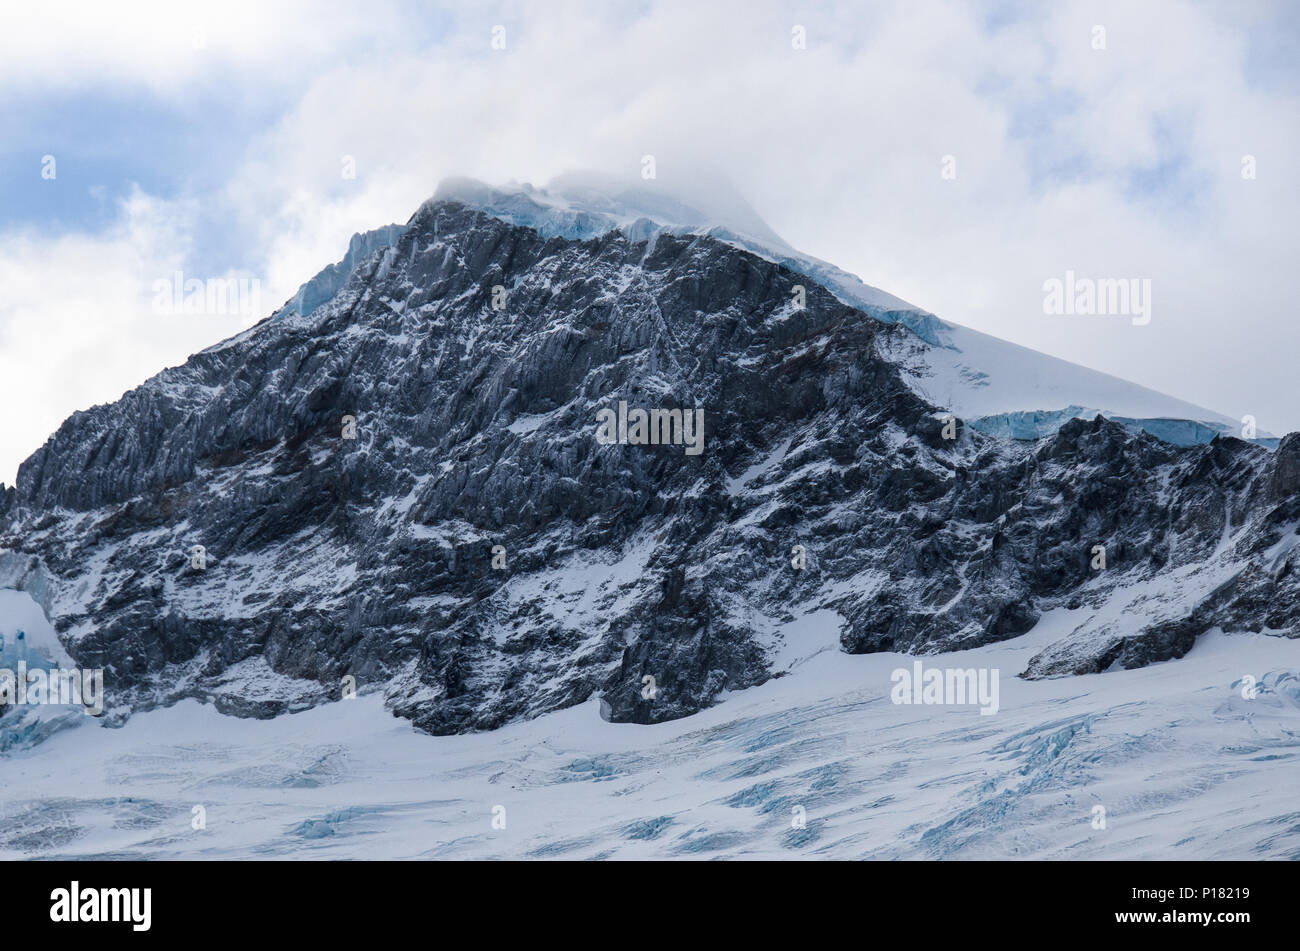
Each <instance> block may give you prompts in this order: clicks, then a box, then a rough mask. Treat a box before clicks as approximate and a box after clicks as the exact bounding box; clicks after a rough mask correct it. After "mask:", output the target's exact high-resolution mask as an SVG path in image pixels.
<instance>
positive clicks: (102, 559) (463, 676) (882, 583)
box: [0, 201, 1300, 733]
mask: <svg viewBox="0 0 1300 951" xmlns="http://www.w3.org/2000/svg"><path fill="white" fill-rule="evenodd" d="M796 285H799V286H802V287H804V288H805V293H806V306H803V307H802V308H800V307H798V306H796V305H795V300H796V293H795V288H796ZM494 288H499V289H500V290H498V291H496V292H494ZM502 292H504V293H502ZM910 333H911V332H910V331H909V330H907V329H905V328H904V327H902V326H900V325H897V324H885V323H881V322H879V321H877V320H874V319H872V318H871V317H868V316H867V315H865V314H863V313H862V312H860V311H857V310H854V309H852V308H850V307H848V306H846V305H845V304H843V303H841V302H840V301H839V300H838V299H836V298H835V297H834V296H832V295H831V294H830V293H829V292H827V291H826V290H825V289H823V288H821V287H819V286H817V285H815V284H813V283H811V282H810V280H809V279H808V278H806V277H801V276H800V275H798V274H795V273H794V272H791V271H789V270H787V269H785V268H784V267H782V266H780V265H778V264H775V263H772V262H770V261H767V260H765V259H763V258H760V257H757V256H755V255H752V254H750V253H747V252H745V251H742V250H739V249H737V248H736V247H734V246H732V245H730V244H727V243H723V242H721V241H718V240H715V239H713V238H710V237H703V236H690V235H685V236H674V235H672V234H668V233H662V234H659V235H658V236H657V237H654V238H652V239H651V240H649V241H639V242H638V241H634V240H632V239H630V238H629V237H628V236H626V235H625V234H623V233H621V232H619V231H612V232H610V233H608V234H606V235H605V236H604V237H601V238H597V239H592V240H588V241H570V240H565V239H563V238H551V239H545V238H543V237H541V236H540V235H539V234H537V233H536V232H535V231H532V230H530V229H528V228H524V227H514V226H511V225H508V224H506V223H504V222H502V221H500V220H497V219H496V218H493V217H490V216H488V215H485V214H482V213H480V212H477V211H474V210H472V209H470V208H468V207H466V206H464V205H462V204H459V203H457V202H454V201H442V202H436V203H429V204H426V205H425V206H424V207H423V208H421V210H420V211H419V212H417V214H416V215H415V217H414V218H412V220H411V221H410V223H409V224H408V225H407V227H406V230H405V232H404V233H403V234H402V236H401V238H400V239H399V240H398V241H397V243H396V244H395V245H394V246H393V247H392V248H390V249H388V250H386V251H384V252H382V253H380V254H377V255H374V256H371V257H370V258H369V259H367V260H366V261H365V262H364V263H363V264H362V265H360V266H359V267H358V268H357V269H356V270H355V271H354V272H353V274H352V276H351V278H350V279H349V280H348V282H347V283H346V285H345V286H344V287H343V288H342V289H341V290H340V291H339V293H338V294H337V296H336V297H335V298H334V299H333V300H332V301H331V302H330V303H328V304H326V305H324V306H323V307H321V308H320V309H318V310H316V311H315V312H314V313H311V314H309V315H308V316H302V315H300V314H298V313H297V312H295V311H294V310H293V309H292V308H287V309H286V310H285V311H282V312H281V313H280V314H279V315H277V316H276V317H274V318H272V319H268V320H266V321H263V322H262V323H260V324H258V325H257V326H256V327H254V328H252V329H251V330H249V331H247V332H245V333H244V334H241V335H239V336H238V337H235V338H232V339H231V340H229V341H226V342H225V343H223V344H220V345H218V346H216V347H213V348H211V349H209V350H206V351H204V352H202V353H200V354H197V355H195V356H194V357H192V358H191V359H190V360H189V361H188V362H187V363H186V364H185V365H184V366H182V367H178V368H174V369H171V370H167V371H165V372H164V373H162V374H160V375H159V376H158V377H156V378H154V379H153V380H151V381H149V382H148V383H146V384H145V385H144V386H142V387H140V388H138V389H137V390H135V391H132V392H131V393H128V394H127V395H126V396H124V397H123V398H122V399H121V400H120V401H118V402H117V403H115V404H112V405H110V406H100V407H95V408H94V409H92V410H89V411H87V412H82V413H77V414H75V415H74V416H72V417H71V418H70V419H68V420H67V421H66V422H65V423H64V424H63V426H62V427H60V429H59V431H58V432H57V433H56V434H55V435H54V436H53V437H52V438H51V439H50V441H49V442H48V443H47V444H46V445H45V446H44V447H43V448H42V449H41V450H39V451H38V452H37V453H36V454H35V455H33V456H32V458H31V459H29V460H28V461H27V462H26V463H25V464H24V465H23V467H22V469H21V470H20V472H19V479H18V486H17V489H16V492H11V493H8V494H7V495H6V496H5V498H4V499H3V500H2V501H0V505H4V506H5V508H3V509H0V515H3V516H4V518H5V523H6V531H5V534H4V535H3V536H2V537H0V549H2V550H7V551H8V553H9V554H8V557H10V558H11V559H14V560H13V561H12V562H11V564H12V565H22V566H23V567H22V571H21V572H19V571H18V568H14V569H13V571H12V572H11V573H13V574H14V577H15V578H18V579H19V580H18V581H16V582H14V583H15V584H16V585H18V586H21V584H22V581H21V579H22V578H28V577H36V576H37V573H39V577H40V578H41V585H42V586H43V587H42V594H43V598H44V600H43V601H42V603H43V604H44V605H45V607H46V609H47V611H48V612H49V613H50V614H51V619H52V620H53V621H54V623H55V625H56V627H57V630H58V631H59V634H60V637H61V639H62V640H63V642H64V643H65V645H66V647H67V649H68V651H69V652H70V653H71V654H72V656H73V657H74V658H76V660H77V661H78V662H79V663H81V664H82V665H84V666H92V667H104V668H105V670H106V673H105V682H106V687H107V689H108V699H109V701H110V704H111V712H112V714H113V715H114V716H117V717H121V716H124V715H126V714H127V713H129V712H130V711H131V710H133V709H141V708H144V707H148V706H151V705H156V704H160V703H168V702H172V701H174V700H176V699H178V698H181V697H187V696H197V697H201V698H206V699H210V700H212V701H213V702H215V703H216V704H218V706H219V707H220V708H221V709H223V710H227V711H229V712H232V713H237V714H242V715H252V716H271V715H276V714H278V713H281V712H284V711H286V710H292V709H299V708H302V707H304V706H308V705H311V704H314V703H319V702H323V701H325V700H329V699H337V698H338V697H339V696H340V689H341V684H342V682H343V680H344V678H345V677H347V676H351V677H354V678H355V679H356V682H357V685H358V688H359V689H361V690H365V689H368V688H376V687H378V688H382V689H383V690H384V691H385V692H386V695H387V697H388V700H389V702H390V704H391V706H392V708H393V709H394V711H395V712H396V713H398V714H399V715H401V716H404V717H408V718H410V719H412V720H413V721H414V722H415V723H416V724H417V725H418V726H420V727H421V728H423V729H426V730H429V731H431V732H435V733H449V732H457V731H465V730H473V729H487V728H494V727H497V726H500V725H502V724H504V723H506V722H508V721H510V720H512V719H516V718H520V717H528V716H534V715H537V714H539V713H542V712H545V711H547V710H551V709H555V708H558V707H563V706H567V705H571V704H574V703H578V702H581V701H584V700H586V699H588V698H590V697H592V696H593V695H600V696H602V697H603V698H604V700H605V701H606V703H607V712H608V715H609V716H610V717H612V718H613V719H616V720H623V721H638V722H650V721H657V720H663V719H669V718H673V717H678V716H682V715H685V714H689V713H691V712H694V711H696V710H698V709H700V708H701V707H702V706H705V705H708V704H710V703H711V702H713V701H714V700H715V699H716V698H717V696H718V695H719V694H720V693H721V692H722V691H723V690H735V689H739V688H742V687H746V686H750V685H753V684H757V683H760V682H762V681H764V680H765V679H767V678H769V677H771V676H773V675H779V674H780V673H781V672H783V669H784V668H783V667H782V662H781V661H779V660H778V657H779V656H782V655H783V654H785V653H788V652H789V651H790V650H791V649H793V650H794V651H795V653H796V654H797V653H798V651H799V649H800V645H799V644H798V643H797V641H798V635H797V634H796V633H795V631H796V629H797V628H798V620H799V619H800V618H801V617H806V616H808V615H809V614H810V613H812V612H818V611H821V612H835V614H836V615H838V618H839V619H840V620H839V621H838V622H837V623H838V624H839V639H840V644H841V646H842V648H843V649H844V650H847V651H850V652H865V651H879V650H895V651H901V650H906V651H913V652H930V651H938V650H950V649H957V648H963V647H973V646H977V645H980V644H983V643H987V642H990V641H995V640H1002V639H1006V638H1010V637H1015V636H1017V635H1019V634H1022V633H1024V632H1026V631H1027V630H1029V629H1030V628H1031V627H1033V626H1034V624H1035V623H1036V621H1037V620H1038V619H1039V617H1040V615H1041V613H1042V612H1044V611H1047V610H1051V609H1054V608H1061V609H1065V610H1068V611H1070V612H1072V613H1071V615H1070V616H1071V618H1072V619H1074V620H1075V621H1077V623H1076V624H1075V626H1074V627H1073V631H1072V633H1071V634H1070V635H1069V636H1068V637H1066V638H1064V639H1063V640H1061V641H1059V642H1057V643H1056V644H1053V645H1052V646H1050V647H1049V648H1047V649H1046V650H1044V651H1042V652H1041V653H1039V654H1038V655H1037V656H1035V657H1034V658H1033V659H1032V660H1031V661H1030V663H1029V666H1028V669H1027V670H1026V671H1025V674H1026V676H1050V675H1057V674H1064V673H1084V672H1090V671H1095V670H1101V669H1105V668H1106V667H1108V666H1110V665H1111V664H1114V663H1121V664H1124V665H1128V666H1132V665H1139V664H1145V663H1150V662H1152V661H1156V660H1162V659H1167V658H1170V657H1177V656H1181V655H1182V654H1183V653H1185V652H1186V651H1187V650H1188V649H1189V648H1190V646H1191V644H1192V643H1193V642H1194V641H1195V638H1196V637H1197V636H1199V635H1200V634H1201V633H1203V632H1204V631H1206V630H1209V629H1210V628H1211V627H1214V626H1216V625H1219V626H1224V627H1225V628H1229V629H1235V630H1240V629H1247V630H1252V631H1260V630H1267V631H1269V632H1271V633H1279V634H1285V635H1287V636H1291V637H1296V636H1297V632H1298V631H1300V582H1298V581H1297V573H1296V572H1295V571H1294V570H1293V559H1294V558H1295V556H1294V555H1293V554H1292V552H1293V549H1294V547H1295V545H1296V543H1297V542H1298V541H1300V536H1297V534H1296V530H1297V528H1296V526H1297V524H1300V475H1297V473H1298V472H1300V463H1298V462H1297V459H1298V458H1300V441H1298V440H1300V437H1297V436H1296V435H1293V436H1291V437H1288V439H1286V440H1284V441H1283V443H1282V445H1281V446H1280V447H1279V449H1278V451H1277V452H1276V453H1275V454H1270V453H1269V452H1267V451H1266V450H1264V449H1261V448H1259V447H1257V446H1253V445H1250V444H1248V443H1245V442H1241V441H1239V440H1233V439H1218V440H1216V441H1215V442H1213V443H1211V444H1209V445H1207V446H1199V447H1194V448H1191V449H1176V448H1174V447H1172V446H1169V445H1167V444H1164V443H1161V442H1160V441H1158V440H1156V439H1155V438H1153V437H1151V436H1149V435H1146V434H1142V433H1133V432H1131V431H1129V430H1128V429H1126V428H1125V427H1123V426H1121V425H1119V424H1116V423H1112V422H1107V421H1105V420H1102V419H1100V418H1099V419H1097V420H1095V421H1092V422H1088V421H1084V420H1075V421H1073V422H1071V423H1067V424H1066V425H1065V426H1063V427H1062V428H1061V429H1060V431H1059V432H1057V433H1056V434H1055V435H1054V436H1052V437H1049V438H1045V439H1042V440H1039V441H1037V442H1016V441H1012V440H1008V439H1002V438H996V437H993V436H989V435H985V434H983V433H979V432H975V431H973V430H967V429H965V428H964V427H961V426H957V427H956V429H955V435H956V438H946V437H948V436H951V435H954V430H953V429H948V430H947V431H945V426H944V422H943V420H942V419H941V415H942V410H941V409H940V408H938V407H935V406H932V405H930V404H928V403H926V402H925V401H924V400H923V399H921V398H920V397H919V396H917V395H916V393H915V392H914V390H913V388H912V387H910V386H909V384H908V380H907V377H906V371H905V370H904V369H903V368H902V367H901V366H900V365H899V364H898V363H896V362H893V361H892V360H891V359H890V358H889V356H888V354H890V353H891V352H895V351H896V350H898V349H900V348H899V346H898V345H899V344H900V343H901V340H900V338H903V337H907V336H908V335H909V334H910ZM620 401H625V402H626V403H627V405H628V407H630V408H633V409H635V408H642V409H647V410H648V409H656V408H657V409H674V408H675V409H680V410H682V411H683V412H686V413H689V412H690V411H692V410H694V409H696V408H700V409H702V410H703V414H704V445H703V451H702V452H700V453H699V454H692V453H689V452H687V451H686V447H685V446H683V445H633V444H620V443H615V444H602V442H601V441H600V440H599V439H598V438H597V433H598V426H597V414H598V411H600V410H602V409H611V410H614V409H617V407H618V404H619V402H620ZM345 417H353V418H354V419H355V438H354V439H353V438H345ZM349 434H350V433H349ZM195 545H201V546H203V549H204V551H205V566H204V567H203V568H202V569H199V568H197V567H195V566H194V562H193V558H192V555H191V550H192V548H193V546H195ZM1095 545H1104V546H1106V551H1105V558H1106V567H1105V568H1104V569H1098V568H1096V567H1094V559H1095V557H1096V555H1095V552H1094V546H1095ZM495 546H501V547H500V548H495ZM796 546H802V548H801V549H800V550H802V551H803V552H805V553H806V554H805V557H806V564H805V565H804V566H803V567H802V568H796V567H794V565H793V562H794V561H795V560H797V557H796V556H797V551H796ZM502 549H503V550H502ZM494 552H495V554H494ZM502 559H504V567H499V565H500V564H501V561H502ZM1126 599H1127V600H1126ZM1135 617H1136V618H1138V619H1139V620H1138V623H1137V624H1136V625H1135V624H1134V623H1133V619H1134V618H1135ZM646 676H649V677H653V678H654V689H653V690H651V689H650V688H649V687H648V686H647V685H645V684H644V682H643V678H644V677H646Z"/></svg>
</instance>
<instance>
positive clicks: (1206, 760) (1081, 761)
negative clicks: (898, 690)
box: [0, 611, 1300, 859]
mask: <svg viewBox="0 0 1300 951" xmlns="http://www.w3.org/2000/svg"><path fill="white" fill-rule="evenodd" d="M1076 613H1077V612H1069V611H1057V612H1054V613H1052V614H1050V615H1047V616H1045V617H1044V618H1043V620H1042V621H1041V622H1040V623H1039V625H1038V627H1037V628H1036V629H1035V630H1034V631H1033V632H1031V633H1030V634H1028V635H1026V636H1025V637H1022V638H1018V639H1016V640H1013V641H1010V642H1005V643H1001V644H997V645H991V646H988V647H984V648H980V649H978V650H975V651H966V652H962V653H959V654H949V655H934V656H929V657H926V658H925V659H924V660H925V662H926V664H927V665H933V666H959V667H994V668H998V669H999V670H1000V671H1001V681H1000V682H1001V691H1000V693H1001V700H1000V709H999V711H998V713H996V714H995V715H992V716H981V715H980V714H979V712H978V711H977V710H976V709H975V708H965V709H958V708H947V709H945V708H937V707H926V706H907V705H895V704H893V703H891V702H890V698H889V693H890V674H891V672H892V670H893V669H894V668H897V667H909V666H910V665H911V664H912V663H913V661H914V660H915V658H914V657H912V656H906V655H898V654H872V655H860V656H848V655H844V654H841V653H838V652H836V651H819V650H818V647H819V643H818V642H819V639H820V635H819V634H818V633H817V631H816V628H817V627H818V626H819V624H818V623H816V621H815V619H814V621H813V622H810V623H804V624H796V625H793V626H792V630H793V631H794V632H795V633H796V635H797V637H798V638H799V639H802V640H803V641H804V643H802V644H799V643H794V644H791V645H789V646H790V650H791V652H792V656H794V655H798V654H800V653H802V654H804V655H805V659H804V660H802V661H801V662H796V663H794V665H793V671H792V673H791V674H790V675H788V676H786V677H782V678H779V679H777V680H773V681H770V682H768V683H767V684H764V685H763V686H760V687H757V688H754V689H751V690H747V691H744V692H742V693H739V694H735V695H732V696H731V697H729V698H727V699H726V700H725V701H724V702H723V703H721V704H720V705H719V706H717V707H715V708H712V709H710V710H706V711H704V712H702V713H700V714H697V715H696V716H693V717H689V718H686V719H683V720H677V721H672V722H668V723H661V724H657V725H654V726H639V725H616V724H611V723H607V722H605V721H603V720H602V719H601V718H600V716H599V712H598V702H597V701H592V702H589V703H587V704H584V705H582V706H578V707H574V708H570V709H567V710H564V711H560V712H557V713H553V714H549V715H546V716H544V717H541V718H539V719H537V720H534V721H530V722H526V723H519V724H515V725H512V726H507V727H505V728H503V729H500V730H496V731H493V732H490V733H478V734H468V735H460V736H446V737H431V736H427V735H423V734H420V733H418V732H416V731H415V730H413V729H412V728H411V727H410V725H409V724H408V723H406V722H404V721H400V720H396V719H394V718H392V717H391V716H389V715H388V714H386V713H385V712H384V710H383V709H382V707H381V705H380V701H379V697H378V696H377V695H374V694H371V695H369V696H363V697H361V698H359V699H357V700H353V701H339V702H336V703H333V704H330V705H327V706H323V707H318V708H316V709H313V710H310V711H308V712H305V713H301V714H295V715H292V716H282V717H279V718H277V719H275V720H270V721H262V720H242V719H233V718H228V717H222V716H220V715H219V714H217V713H216V712H215V711H214V710H213V709H212V708H211V707H202V706H200V705H199V704H197V703H195V702H193V701H186V702H184V703H181V704H179V705H177V706H175V707H172V708H169V709H165V710H157V711H153V712H150V713H147V714H143V715H141V716H138V717H136V718H134V719H132V720H131V721H130V722H129V723H128V724H127V725H126V726H125V727H123V728H121V729H115V730H114V729H104V728H102V727H100V726H99V725H98V724H97V723H95V722H93V721H89V720H87V722H85V723H84V724H79V725H78V728H77V729H73V730H66V731H64V732H62V733H60V734H58V735H56V736H54V737H52V738H51V739H49V740H48V741H47V742H46V743H44V744H43V745H42V746H41V747H40V748H39V749H38V750H36V751H29V752H21V753H15V754H11V755H10V756H9V757H8V758H7V760H6V761H5V763H4V767H5V774H6V776H5V784H4V789H3V793H0V796H2V798H0V857H2V858H7V859H13V858H32V857H41V858H86V857H124V858H125V857H150V858H164V857H166V858H281V857H294V858H314V859H326V858H328V859H340V858H381V857H382V858H410V859H445V858H522V857H530V858H566V859H587V858H615V859H629V858H669V857H676V858H701V859H705V858H721V857H728V858H841V859H857V858H876V859H893V858H954V859H984V858H1025V859H1030V858H1116V859H1117V858H1125V859H1131V858H1137V859H1151V858H1188V859H1191V858H1198V859H1228V858H1237V859H1242V858H1289V859H1296V858H1300V826H1298V825H1297V824H1296V811H1295V810H1296V801H1295V790H1296V789H1297V788H1300V676H1298V675H1300V656H1297V653H1298V652H1297V647H1296V645H1295V643H1294V642H1292V641H1288V640H1286V639H1283V638H1276V637H1267V636H1261V635H1243V636H1227V635H1222V634H1218V635H1210V636H1207V637H1205V638H1203V639H1202V640H1201V641H1200V642H1198V643H1197V645H1196V646H1195V648H1194V649H1193V650H1192V652H1191V653H1190V654H1189V655H1188V656H1186V657H1185V658H1183V659H1182V660H1179V661H1175V662H1169V663H1163V664H1156V665H1153V666H1151V667H1146V668H1143V669H1140V670H1129V671H1113V672H1109V673H1104V674H1098V675H1095V676H1091V677H1086V678H1065V679H1058V680H1042V681H1025V680H1020V679H1018V678H1016V677H1015V676H1014V675H1015V672H1016V671H1018V670H1020V669H1022V668H1023V667H1024V665H1025V663H1026V661H1027V660H1028V658H1029V657H1030V655H1031V654H1032V653H1033V652H1035V651H1037V650H1040V649H1042V648H1043V647H1044V646H1045V645H1046V644H1048V643H1049V642H1051V641H1053V640H1055V639H1056V638H1059V637H1060V636H1061V635H1062V634H1063V633H1065V632H1067V631H1068V630H1069V629H1070V628H1071V627H1072V626H1073V625H1074V624H1075V623H1076V622H1077V620H1078V618H1077V617H1074V616H1072V615H1074V614H1076ZM809 655H810V656H809ZM1247 674H1250V675H1252V676H1254V677H1255V678H1256V680H1257V681H1258V682H1259V693H1258V695H1257V696H1256V697H1255V698H1254V699H1249V700H1248V699H1245V698H1244V696H1243V691H1242V678H1243V677H1244V675H1247ZM196 806H203V807H204V810H205V818H206V827H205V828H203V829H198V830H196V829H194V828H192V825H191V824H192V819H193V816H194V814H195V813H194V809H195V807H196ZM498 806H500V807H504V810H505V812H504V816H505V820H506V821H505V828H504V829H501V828H494V827H493V824H492V820H493V817H494V808H495V807H498ZM1096 806H1102V807H1103V808H1104V809H1105V819H1106V823H1105V828H1104V829H1098V828H1094V826H1093V823H1094V817H1095V815H1096V814H1095V812H1094V807H1096ZM795 807H802V809H803V811H804V814H805V816H806V825H805V826H804V827H803V828H797V827H796V824H795V818H794V817H795V815H796V813H795ZM496 814H497V815H500V812H499V811H498V812H497V813H496Z"/></svg>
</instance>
